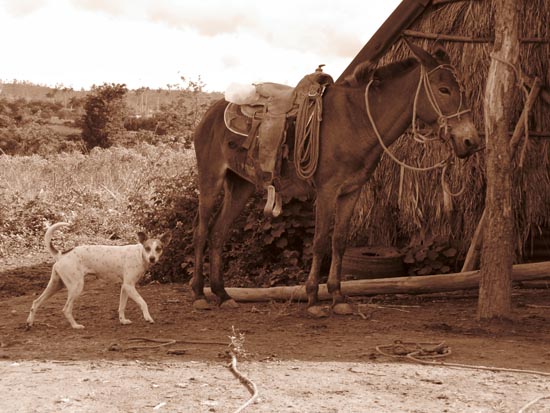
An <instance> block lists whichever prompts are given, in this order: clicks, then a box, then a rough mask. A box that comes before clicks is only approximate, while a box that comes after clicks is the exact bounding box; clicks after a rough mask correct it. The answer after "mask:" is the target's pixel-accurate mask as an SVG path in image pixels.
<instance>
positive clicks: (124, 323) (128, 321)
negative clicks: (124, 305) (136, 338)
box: [119, 318, 132, 325]
mask: <svg viewBox="0 0 550 413" xmlns="http://www.w3.org/2000/svg"><path fill="white" fill-rule="evenodd" d="M119 320H120V324H123V325H128V324H132V322H131V321H130V320H128V319H127V318H120V319H119Z"/></svg>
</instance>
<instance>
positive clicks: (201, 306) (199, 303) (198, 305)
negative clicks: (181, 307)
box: [193, 298, 212, 310]
mask: <svg viewBox="0 0 550 413" xmlns="http://www.w3.org/2000/svg"><path fill="white" fill-rule="evenodd" d="M193 308H194V309H195V310H211V309H212V307H210V304H208V301H206V299H205V298H200V299H198V300H195V301H194V302H193Z"/></svg>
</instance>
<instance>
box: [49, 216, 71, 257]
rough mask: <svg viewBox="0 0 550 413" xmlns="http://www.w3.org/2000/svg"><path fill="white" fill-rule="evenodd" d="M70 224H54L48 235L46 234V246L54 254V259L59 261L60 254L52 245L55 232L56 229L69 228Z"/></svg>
mask: <svg viewBox="0 0 550 413" xmlns="http://www.w3.org/2000/svg"><path fill="white" fill-rule="evenodd" d="M68 226H70V224H68V223H66V222H58V223H57V224H53V225H52V226H50V227H49V228H48V229H47V230H46V234H44V245H45V246H46V249H47V250H48V251H49V252H50V254H52V257H54V258H55V259H57V258H58V257H59V254H60V252H59V251H58V250H56V249H55V247H54V246H53V245H52V235H53V233H54V232H55V230H56V229H58V228H60V227H68Z"/></svg>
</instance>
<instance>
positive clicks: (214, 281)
mask: <svg viewBox="0 0 550 413" xmlns="http://www.w3.org/2000/svg"><path fill="white" fill-rule="evenodd" d="M254 189H255V187H254V185H253V184H251V183H250V182H247V181H245V180H243V179H242V178H239V177H237V176H236V175H234V174H232V173H229V174H227V176H226V181H225V186H224V198H223V204H222V207H221V210H220V212H219V214H218V215H217V216H216V220H215V222H214V224H213V226H212V228H211V230H210V242H209V246H210V285H211V288H212V292H214V294H216V296H217V297H218V298H219V300H220V305H221V306H222V307H226V308H227V307H229V308H233V307H236V306H237V303H235V301H233V299H232V298H231V297H230V296H229V295H228V294H227V292H226V291H225V287H224V281H223V274H222V269H223V268H222V265H223V264H222V250H223V246H224V244H225V241H226V239H227V236H228V233H229V230H230V228H231V224H232V222H233V221H234V220H235V218H237V216H238V215H239V213H240V212H241V211H242V210H243V208H244V207H245V205H246V202H247V201H248V199H249V198H250V197H251V196H252V194H253V193H254Z"/></svg>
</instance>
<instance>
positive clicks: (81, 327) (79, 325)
mask: <svg viewBox="0 0 550 413" xmlns="http://www.w3.org/2000/svg"><path fill="white" fill-rule="evenodd" d="M72 327H73V328H74V329H75V330H82V329H83V328H84V326H83V325H82V324H73V325H72Z"/></svg>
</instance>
